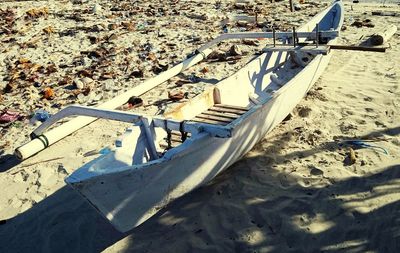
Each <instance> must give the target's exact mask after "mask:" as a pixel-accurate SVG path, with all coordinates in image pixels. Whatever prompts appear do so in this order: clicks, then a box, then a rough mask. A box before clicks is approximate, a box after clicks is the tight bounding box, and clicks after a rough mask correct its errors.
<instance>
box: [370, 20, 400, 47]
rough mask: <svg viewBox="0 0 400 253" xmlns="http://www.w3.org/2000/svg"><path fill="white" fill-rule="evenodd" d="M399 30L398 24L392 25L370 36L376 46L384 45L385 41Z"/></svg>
mask: <svg viewBox="0 0 400 253" xmlns="http://www.w3.org/2000/svg"><path fill="white" fill-rule="evenodd" d="M396 31H397V26H395V25H390V26H389V27H388V28H386V29H385V30H384V31H383V32H380V33H377V34H374V35H372V36H371V38H370V42H371V44H372V45H374V46H379V45H383V43H385V42H387V41H388V40H389V39H390V38H391V37H392V36H393V35H394V34H395V33H396Z"/></svg>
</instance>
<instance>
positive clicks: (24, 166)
mask: <svg viewBox="0 0 400 253" xmlns="http://www.w3.org/2000/svg"><path fill="white" fill-rule="evenodd" d="M62 158H64V157H63V156H61V157H55V158H51V159H47V160H42V161H38V162H34V163H29V164H25V165H22V166H21V169H19V170H17V171H14V172H12V173H11V175H15V174H17V173H18V172H20V171H21V170H23V168H26V167H29V166H32V165H36V164H39V163H45V162H51V161H55V160H60V159H62Z"/></svg>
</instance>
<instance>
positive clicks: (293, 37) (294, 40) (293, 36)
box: [292, 26, 296, 47]
mask: <svg viewBox="0 0 400 253" xmlns="http://www.w3.org/2000/svg"><path fill="white" fill-rule="evenodd" d="M292 40H293V47H296V28H295V27H294V26H293V34H292Z"/></svg>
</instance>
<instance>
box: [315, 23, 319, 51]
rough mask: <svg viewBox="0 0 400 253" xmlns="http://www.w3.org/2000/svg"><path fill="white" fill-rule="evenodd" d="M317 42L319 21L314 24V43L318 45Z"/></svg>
mask: <svg viewBox="0 0 400 253" xmlns="http://www.w3.org/2000/svg"><path fill="white" fill-rule="evenodd" d="M318 44H319V23H317V24H316V25H315V45H316V47H318Z"/></svg>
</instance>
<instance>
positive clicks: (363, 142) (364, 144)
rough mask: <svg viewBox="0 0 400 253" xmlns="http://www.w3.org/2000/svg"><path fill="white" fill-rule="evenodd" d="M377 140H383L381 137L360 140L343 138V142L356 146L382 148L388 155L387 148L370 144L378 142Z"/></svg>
mask: <svg viewBox="0 0 400 253" xmlns="http://www.w3.org/2000/svg"><path fill="white" fill-rule="evenodd" d="M377 141H381V140H380V139H377V140H358V139H355V140H342V141H341V144H346V145H352V146H354V147H355V148H371V149H375V150H380V151H382V152H383V153H384V154H385V155H388V154H389V153H388V151H387V150H386V149H385V148H383V147H380V146H377V145H372V144H369V142H377Z"/></svg>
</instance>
